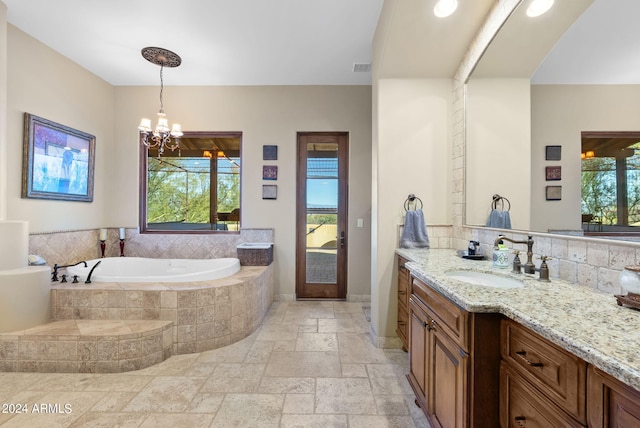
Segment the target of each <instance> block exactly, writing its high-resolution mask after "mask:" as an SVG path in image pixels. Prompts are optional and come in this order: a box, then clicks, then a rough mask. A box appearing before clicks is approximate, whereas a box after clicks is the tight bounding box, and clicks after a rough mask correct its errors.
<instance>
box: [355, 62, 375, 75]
mask: <svg viewBox="0 0 640 428" xmlns="http://www.w3.org/2000/svg"><path fill="white" fill-rule="evenodd" d="M370 71H371V63H365V64H358V63H355V64H353V72H354V73H369V72H370Z"/></svg>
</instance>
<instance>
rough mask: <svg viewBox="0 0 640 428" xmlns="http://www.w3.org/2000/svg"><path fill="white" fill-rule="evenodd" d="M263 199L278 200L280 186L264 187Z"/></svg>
mask: <svg viewBox="0 0 640 428" xmlns="http://www.w3.org/2000/svg"><path fill="white" fill-rule="evenodd" d="M262 199H278V186H276V185H275V184H265V185H263V186H262Z"/></svg>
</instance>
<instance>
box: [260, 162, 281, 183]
mask: <svg viewBox="0 0 640 428" xmlns="http://www.w3.org/2000/svg"><path fill="white" fill-rule="evenodd" d="M262 179H263V180H277V179H278V166H277V165H263V166H262Z"/></svg>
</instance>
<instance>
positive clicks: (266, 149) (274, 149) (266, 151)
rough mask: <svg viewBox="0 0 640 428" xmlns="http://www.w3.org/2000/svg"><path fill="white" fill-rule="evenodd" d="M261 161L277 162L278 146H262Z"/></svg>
mask: <svg viewBox="0 0 640 428" xmlns="http://www.w3.org/2000/svg"><path fill="white" fill-rule="evenodd" d="M262 160H278V146H266V145H265V146H262Z"/></svg>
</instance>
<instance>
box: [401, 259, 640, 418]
mask: <svg viewBox="0 0 640 428" xmlns="http://www.w3.org/2000/svg"><path fill="white" fill-rule="evenodd" d="M397 252H398V255H399V257H401V258H402V259H404V260H405V261H404V265H403V266H404V267H405V268H406V269H407V270H408V274H407V276H408V281H409V287H410V288H409V290H410V292H409V298H408V317H409V322H408V331H407V333H406V334H407V339H408V348H409V366H410V371H409V374H408V376H407V377H408V379H409V383H410V384H411V386H412V388H413V390H414V393H415V395H416V404H418V405H419V406H420V407H421V408H422V410H423V411H424V413H425V414H426V416H427V417H428V418H429V420H430V422H431V425H432V426H434V427H496V426H501V427H503V428H507V427H520V426H525V427H550V426H553V427H585V426H590V427H609V426H628V427H632V426H640V392H638V390H639V389H640V364H639V363H638V361H637V358H636V356H635V355H636V352H637V350H638V349H640V335H638V331H640V312H639V311H635V310H632V309H629V308H623V307H620V306H618V305H617V303H616V300H615V298H614V297H613V296H612V295H607V294H603V293H598V292H595V291H593V290H591V289H587V288H584V287H580V286H578V285H572V284H568V283H565V282H562V281H559V280H554V281H552V282H551V283H544V282H540V281H537V280H535V279H534V278H533V277H532V276H523V275H516V274H511V273H510V272H509V270H506V271H505V270H500V272H496V270H495V269H493V268H492V266H491V262H488V261H482V262H478V261H469V260H463V259H460V258H458V257H456V256H455V253H454V251H452V250H398V251H397ZM461 270H462V271H464V270H469V271H474V272H484V273H487V274H497V275H500V276H504V277H509V278H510V279H514V280H516V281H518V282H521V283H522V284H521V287H519V288H496V287H492V286H487V285H477V284H470V283H467V282H463V281H460V280H458V279H455V278H453V277H451V276H450V275H448V273H450V272H452V271H456V272H459V271H461ZM399 275H400V274H399ZM399 280H400V279H399Z"/></svg>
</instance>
